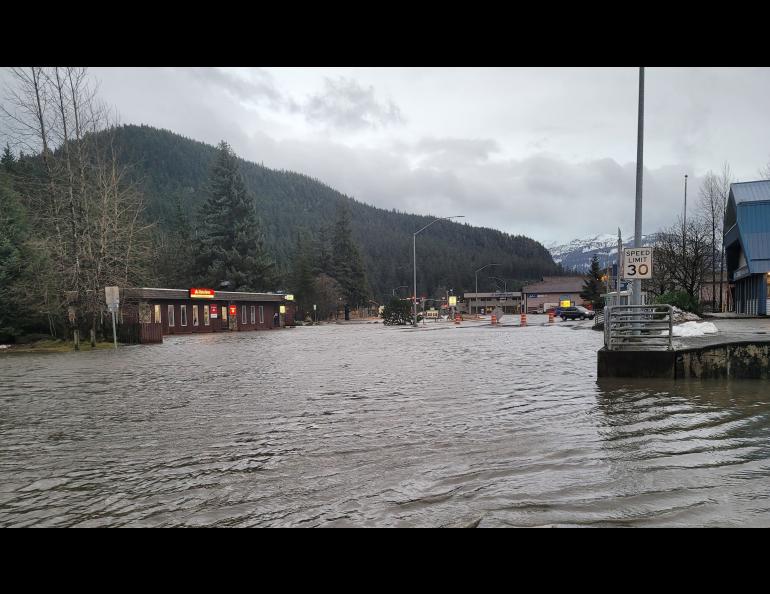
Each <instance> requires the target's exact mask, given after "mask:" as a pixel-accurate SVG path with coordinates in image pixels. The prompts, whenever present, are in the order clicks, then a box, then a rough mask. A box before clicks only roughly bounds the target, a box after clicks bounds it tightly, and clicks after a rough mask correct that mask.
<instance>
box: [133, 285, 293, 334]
mask: <svg viewBox="0 0 770 594" xmlns="http://www.w3.org/2000/svg"><path fill="white" fill-rule="evenodd" d="M282 305H283V306H286V307H285V312H286V313H285V314H281V313H280V310H281V306H282ZM293 305H294V304H293V303H292V302H289V301H287V300H286V295H283V294H278V293H241V292H235V291H215V290H213V289H205V288H192V289H189V290H188V289H152V288H124V289H120V312H119V319H120V326H121V339H122V340H125V341H126V342H162V340H163V336H167V335H171V334H196V333H200V332H242V331H245V330H273V329H275V328H280V327H283V326H286V325H288V326H291V325H293V324H294V306H293Z"/></svg>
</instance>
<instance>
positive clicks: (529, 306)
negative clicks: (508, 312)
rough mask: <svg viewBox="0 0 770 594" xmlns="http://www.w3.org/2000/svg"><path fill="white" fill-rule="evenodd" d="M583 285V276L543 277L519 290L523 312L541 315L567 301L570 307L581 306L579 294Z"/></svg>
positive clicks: (581, 300) (581, 299) (581, 301)
mask: <svg viewBox="0 0 770 594" xmlns="http://www.w3.org/2000/svg"><path fill="white" fill-rule="evenodd" d="M584 283H585V277H583V276H544V277H543V279H542V280H541V281H540V282H538V283H532V284H529V285H525V286H524V287H523V288H522V289H521V292H522V293H523V295H524V311H525V312H526V313H543V312H544V311H547V310H549V309H551V308H552V307H554V308H555V307H559V305H561V304H562V302H565V301H569V302H570V305H582V304H583V298H582V297H581V296H580V293H581V292H582V291H583V284H584Z"/></svg>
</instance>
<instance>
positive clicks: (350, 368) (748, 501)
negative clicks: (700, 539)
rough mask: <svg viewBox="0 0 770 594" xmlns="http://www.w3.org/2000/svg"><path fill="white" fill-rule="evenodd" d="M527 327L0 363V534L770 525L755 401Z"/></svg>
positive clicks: (583, 336)
mask: <svg viewBox="0 0 770 594" xmlns="http://www.w3.org/2000/svg"><path fill="white" fill-rule="evenodd" d="M533 318H536V317H533ZM533 321H534V323H533ZM530 324H531V325H530V326H529V327H527V328H491V327H488V326H487V327H463V328H460V329H457V328H453V327H451V325H447V326H441V325H437V326H436V327H437V328H441V329H436V330H430V331H428V330H424V331H417V332H415V331H412V330H406V329H396V328H384V327H382V326H381V325H379V324H361V325H350V326H322V327H310V328H295V329H291V330H286V331H281V332H263V333H243V334H217V335H200V336H189V337H171V338H167V339H166V342H165V343H164V344H162V345H153V346H134V347H124V348H121V349H120V350H119V351H118V352H112V351H109V350H106V351H96V352H89V353H68V354H45V355H43V354H39V355H4V356H2V357H0V526H4V527H7V526H448V525H467V524H473V523H475V522H477V521H479V520H480V522H479V526H480V527H485V526H770V386H768V384H767V382H762V381H753V382H752V381H744V382H737V381H733V382H713V381H710V382H693V381H690V382H687V383H684V382H680V383H675V382H670V381H654V382H651V381H628V380H624V381H617V380H616V381H608V382H603V381H602V382H597V379H596V354H595V353H596V350H597V349H598V348H599V346H600V345H601V340H602V335H601V333H600V332H594V331H592V330H590V324H589V323H579V322H578V323H566V324H556V325H554V326H551V327H548V326H547V325H546V326H542V325H539V323H538V320H537V319H534V320H531V321H530Z"/></svg>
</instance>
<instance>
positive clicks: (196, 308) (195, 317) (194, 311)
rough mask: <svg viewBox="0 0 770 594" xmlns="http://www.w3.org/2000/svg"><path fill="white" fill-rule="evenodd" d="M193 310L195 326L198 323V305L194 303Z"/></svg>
mask: <svg viewBox="0 0 770 594" xmlns="http://www.w3.org/2000/svg"><path fill="white" fill-rule="evenodd" d="M192 312H193V326H197V325H198V306H197V305H193V306H192Z"/></svg>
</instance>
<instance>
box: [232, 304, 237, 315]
mask: <svg viewBox="0 0 770 594" xmlns="http://www.w3.org/2000/svg"><path fill="white" fill-rule="evenodd" d="M237 313H238V310H237V306H235V305H231V306H230V315H231V316H234V315H236V314H237Z"/></svg>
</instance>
